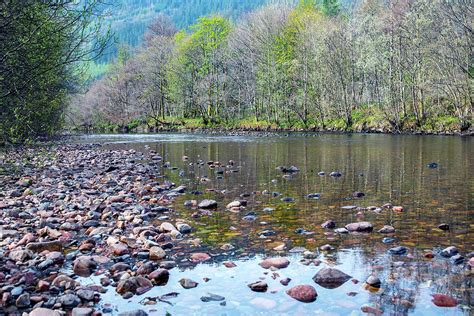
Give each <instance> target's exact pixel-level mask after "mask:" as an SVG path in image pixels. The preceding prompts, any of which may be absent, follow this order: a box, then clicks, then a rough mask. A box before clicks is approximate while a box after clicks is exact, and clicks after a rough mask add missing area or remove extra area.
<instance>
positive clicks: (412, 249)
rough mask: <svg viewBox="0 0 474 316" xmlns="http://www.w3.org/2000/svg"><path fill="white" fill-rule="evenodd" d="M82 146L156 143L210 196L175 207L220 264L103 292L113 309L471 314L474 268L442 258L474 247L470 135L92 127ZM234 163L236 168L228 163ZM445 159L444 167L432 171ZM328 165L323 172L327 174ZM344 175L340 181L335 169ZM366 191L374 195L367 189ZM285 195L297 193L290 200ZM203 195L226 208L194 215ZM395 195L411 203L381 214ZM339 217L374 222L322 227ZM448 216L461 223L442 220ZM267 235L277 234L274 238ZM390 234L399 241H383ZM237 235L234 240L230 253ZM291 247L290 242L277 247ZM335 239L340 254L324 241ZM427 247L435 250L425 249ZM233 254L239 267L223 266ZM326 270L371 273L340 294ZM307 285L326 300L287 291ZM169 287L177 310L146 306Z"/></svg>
mask: <svg viewBox="0 0 474 316" xmlns="http://www.w3.org/2000/svg"><path fill="white" fill-rule="evenodd" d="M75 141H76V142H78V143H102V144H104V146H105V148H108V149H134V150H136V151H141V152H147V151H149V150H154V151H156V152H157V153H158V154H159V155H161V156H162V157H163V161H162V165H161V170H162V175H163V178H164V179H167V180H170V181H173V182H176V183H177V184H184V185H186V186H187V187H188V190H187V191H188V192H191V191H200V192H203V194H202V195H194V194H191V193H188V194H186V195H185V196H181V197H179V198H178V199H176V201H174V202H173V209H174V210H175V217H176V218H182V219H186V220H187V221H188V222H189V223H190V225H191V226H192V227H193V228H194V231H193V232H192V233H191V235H192V237H191V239H194V240H196V245H198V246H196V247H197V248H198V249H200V250H203V251H207V252H208V253H210V254H211V255H213V258H212V260H211V261H208V262H205V263H201V264H199V265H197V266H196V265H190V264H189V265H187V264H186V262H182V265H181V268H176V269H173V270H172V272H171V276H170V280H169V282H168V285H167V286H166V287H155V288H153V289H152V290H151V291H150V292H148V293H146V294H144V295H142V296H136V297H134V298H132V299H130V300H124V299H122V298H121V297H120V296H119V295H118V294H116V293H115V292H114V291H109V292H108V293H107V294H104V295H103V296H102V297H103V300H102V302H103V303H102V304H105V305H107V304H110V307H112V308H113V309H115V310H119V311H124V310H133V309H137V308H142V309H144V310H145V311H147V312H149V313H150V314H152V315H153V314H156V315H164V314H165V313H166V312H169V313H170V314H172V315H185V314H186V315H366V313H364V311H363V310H364V308H362V309H361V307H363V306H366V305H367V306H370V307H374V308H377V309H380V310H381V311H383V314H384V315H405V314H413V315H441V314H445V315H469V314H470V313H472V304H473V301H474V291H473V287H472V284H473V282H472V281H473V274H472V272H471V270H470V269H468V268H467V267H466V264H460V265H457V264H454V263H453V262H451V261H450V260H449V259H446V258H443V257H442V256H440V254H439V253H440V251H441V250H442V249H444V248H446V247H448V246H455V247H457V248H458V250H459V252H460V253H461V254H462V255H464V256H466V255H467V254H468V253H469V252H472V251H474V247H473V245H474V233H473V228H474V171H473V168H472V167H473V166H474V139H473V138H472V137H466V138H463V137H442V136H401V135H400V136H392V135H363V134H360V135H324V134H323V135H318V134H314V135H298V134H289V135H286V134H284V135H283V134H282V135H281V136H268V137H256V136H208V135H196V134H192V135H191V134H189V135H188V134H158V135H92V136H83V137H79V138H77V139H76V140H75ZM183 156H187V157H189V159H188V160H183V159H182V157H183ZM200 160H201V161H203V162H207V161H214V162H215V161H219V162H221V166H222V168H212V169H211V168H209V167H208V165H207V164H206V163H203V164H198V163H197V162H198V161H200ZM229 160H232V161H234V162H235V163H234V164H233V166H228V167H226V165H228V162H229ZM168 162H169V164H168ZM433 162H435V163H436V164H437V168H430V167H429V166H428V164H430V163H433ZM292 165H293V166H296V167H298V168H299V169H300V171H299V172H296V173H293V174H284V173H282V172H280V171H278V170H277V169H276V168H277V167H278V166H287V167H288V166H292ZM432 167H433V166H432ZM321 171H323V172H325V175H320V174H318V173H320V172H321ZM334 171H337V172H340V173H341V175H342V176H340V177H331V176H329V174H330V173H331V172H334ZM354 192H363V193H364V194H365V196H363V197H361V198H355V197H354V196H353V193H354ZM313 193H318V194H320V196H319V198H318V199H315V198H308V197H307V195H308V194H313ZM285 197H289V198H292V199H294V200H293V201H291V202H288V201H287V200H288V199H284V198H285ZM204 198H210V199H214V200H216V201H217V202H218V203H219V207H218V209H217V210H216V211H213V213H212V214H211V215H210V216H202V217H198V218H193V217H192V215H193V213H195V212H196V209H193V208H190V207H186V206H184V201H185V200H192V199H195V200H198V201H200V200H202V199H204ZM236 199H246V200H247V201H248V205H247V206H246V208H245V210H242V211H240V212H231V211H229V210H226V207H225V206H226V205H227V204H228V203H229V202H232V201H234V200H236ZM386 203H392V204H393V205H396V206H403V211H401V212H400V211H396V210H394V209H380V207H381V206H382V205H384V204H386ZM348 206H355V207H358V208H348ZM252 212H253V213H252ZM249 213H250V214H249ZM248 215H251V216H250V217H246V216H248ZM252 217H254V218H252ZM248 219H254V220H248ZM327 220H333V221H335V222H336V227H344V226H345V225H346V224H349V223H353V222H358V221H368V222H370V223H372V224H373V226H374V231H373V232H371V233H359V234H355V233H351V234H338V233H335V232H334V230H333V229H324V228H322V227H321V224H322V223H323V222H325V221H327ZM443 223H445V224H448V225H449V230H441V229H439V228H438V226H439V225H440V224H443ZM384 225H391V226H393V227H394V228H395V232H394V233H392V234H381V233H378V232H377V231H378V230H379V229H381V228H382V227H383V226H384ZM264 231H272V232H274V234H272V235H270V236H264V234H263V233H262V232H264ZM302 232H303V233H302ZM384 237H390V238H393V239H394V241H393V242H391V243H383V242H382V240H383V239H384ZM225 244H231V245H233V246H234V247H235V248H234V249H232V250H225V251H224V250H221V247H222V246H223V245H225ZM283 244H284V249H283V250H278V251H277V250H274V248H275V247H278V246H280V248H282V247H283V246H281V245H283ZM327 244H329V245H330V246H332V247H334V250H329V251H322V250H320V247H321V246H323V245H327ZM395 246H404V247H407V248H408V253H407V254H405V255H392V254H390V253H389V252H388V249H390V248H392V247H395ZM301 247H304V248H305V249H306V250H308V251H311V252H314V253H315V256H316V258H317V259H318V260H319V261H321V263H320V264H319V265H315V264H314V263H313V262H312V261H311V260H307V259H306V260H305V259H304V258H303V257H304V255H303V254H302V253H300V252H301V251H303V249H301ZM277 249H278V248H277ZM427 253H432V254H434V258H432V259H431V258H426V256H425V255H426V254H427ZM214 255H215V256H214ZM275 255H281V256H286V257H288V258H289V259H290V261H291V263H290V265H289V266H288V267H287V268H285V269H281V270H279V271H276V272H272V271H269V270H265V269H263V268H261V267H260V266H259V265H258V263H260V262H261V260H262V259H263V258H265V257H267V256H275ZM229 260H231V261H233V262H234V263H235V264H236V267H235V268H226V267H225V266H224V265H223V262H225V261H229ZM325 267H334V268H337V269H339V270H341V271H343V272H345V273H347V274H349V275H350V276H352V278H353V279H355V280H358V281H360V282H359V283H355V282H352V281H348V282H346V283H344V284H343V285H341V286H340V287H338V288H335V289H326V288H324V287H321V286H319V285H318V284H316V283H315V282H314V281H313V280H312V277H313V276H314V275H315V274H316V273H317V272H318V271H319V270H320V269H322V268H325ZM178 270H179V271H178ZM274 273H277V274H278V275H274ZM370 275H376V276H378V277H379V278H380V280H381V281H382V286H381V288H380V289H379V290H377V291H375V290H374V289H372V290H370V289H369V290H367V289H365V288H364V281H365V280H366V279H367V277H368V276H370ZM183 277H186V278H191V279H193V280H195V281H197V282H199V286H198V287H196V288H193V289H189V290H184V289H183V288H182V287H181V286H180V284H179V282H178V280H179V279H181V278H183ZM285 277H289V278H291V279H292V281H291V282H290V284H289V286H283V285H282V284H280V282H279V280H281V279H283V278H285ZM203 278H209V279H210V280H209V281H208V282H205V281H204V280H203ZM274 278H275V279H274ZM261 279H264V280H265V282H267V283H268V286H269V288H268V291H267V292H266V293H256V292H253V291H251V290H250V289H249V288H248V286H247V285H248V284H249V283H252V282H255V281H258V280H261ZM83 282H85V283H86V284H87V282H92V280H90V279H84V280H83ZM299 284H310V285H312V286H314V287H315V288H316V291H317V292H318V297H317V300H316V301H315V302H313V303H301V302H298V301H296V300H294V299H292V298H291V297H289V296H288V295H287V294H285V291H286V290H287V289H288V288H290V287H292V286H295V285H299ZM169 292H179V293H180V294H179V295H178V297H176V298H172V299H170V302H172V303H173V306H171V305H169V304H166V303H163V302H158V304H157V305H153V306H147V305H145V306H144V305H142V304H140V301H142V300H143V298H144V297H149V296H158V295H163V294H166V293H169ZM207 292H210V293H215V294H219V295H222V296H225V298H226V300H225V306H222V305H221V304H219V302H202V301H201V300H200V297H201V296H203V295H205V294H206V293H207ZM436 293H440V294H449V295H450V296H453V297H455V298H456V299H457V300H458V301H459V305H458V306H457V307H451V308H447V307H438V306H436V305H435V304H433V302H432V294H436ZM107 306H109V305H107Z"/></svg>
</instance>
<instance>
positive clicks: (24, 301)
mask: <svg viewBox="0 0 474 316" xmlns="http://www.w3.org/2000/svg"><path fill="white" fill-rule="evenodd" d="M30 304H31V301H30V294H28V293H23V294H21V295H20V296H18V298H17V299H16V301H15V305H16V307H18V308H26V307H28V306H30Z"/></svg>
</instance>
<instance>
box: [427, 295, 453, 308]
mask: <svg viewBox="0 0 474 316" xmlns="http://www.w3.org/2000/svg"><path fill="white" fill-rule="evenodd" d="M432 296H433V299H432V300H431V301H432V302H433V304H435V305H436V306H438V307H455V306H457V305H458V301H457V299H455V298H454V297H452V296H449V295H446V294H433V295H432Z"/></svg>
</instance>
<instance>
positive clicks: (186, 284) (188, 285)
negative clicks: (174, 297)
mask: <svg viewBox="0 0 474 316" xmlns="http://www.w3.org/2000/svg"><path fill="white" fill-rule="evenodd" d="M179 283H180V284H181V286H182V287H183V288H185V289H192V288H195V287H196V286H198V284H199V283H197V282H195V281H193V280H191V279H187V278H183V279H181V280H179Z"/></svg>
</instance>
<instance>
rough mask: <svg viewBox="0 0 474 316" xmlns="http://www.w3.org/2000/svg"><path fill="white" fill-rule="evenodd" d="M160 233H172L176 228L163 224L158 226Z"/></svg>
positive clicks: (166, 223) (167, 223) (169, 224)
mask: <svg viewBox="0 0 474 316" xmlns="http://www.w3.org/2000/svg"><path fill="white" fill-rule="evenodd" d="M160 231H162V232H172V231H177V229H176V227H174V225H173V224H171V223H169V222H163V223H161V225H160Z"/></svg>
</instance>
